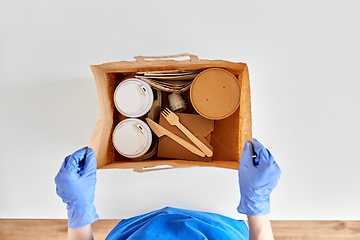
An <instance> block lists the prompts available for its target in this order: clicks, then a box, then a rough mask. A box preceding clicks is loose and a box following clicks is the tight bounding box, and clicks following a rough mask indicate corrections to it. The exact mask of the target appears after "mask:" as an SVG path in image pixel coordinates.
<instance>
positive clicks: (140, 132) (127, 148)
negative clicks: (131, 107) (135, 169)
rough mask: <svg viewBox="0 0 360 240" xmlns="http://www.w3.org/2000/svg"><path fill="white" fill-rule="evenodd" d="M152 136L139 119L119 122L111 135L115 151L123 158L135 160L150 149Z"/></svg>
mask: <svg viewBox="0 0 360 240" xmlns="http://www.w3.org/2000/svg"><path fill="white" fill-rule="evenodd" d="M151 142H152V134H151V130H150V128H149V127H148V126H147V124H146V123H145V122H143V121H141V120H140V119H133V118H128V119H125V120H123V121H122V122H120V123H119V124H118V125H117V126H116V127H115V130H114V133H113V144H114V147H115V149H116V150H117V151H118V152H119V153H120V154H121V155H123V156H125V157H128V158H137V157H140V156H142V155H144V154H145V153H146V152H147V151H148V150H149V148H150V146H151Z"/></svg>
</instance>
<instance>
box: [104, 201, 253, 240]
mask: <svg viewBox="0 0 360 240" xmlns="http://www.w3.org/2000/svg"><path fill="white" fill-rule="evenodd" d="M115 239H116V240H120V239H128V240H134V239H157V240H163V239H171V240H175V239H187V240H193V239H194V240H195V239H216V240H219V239H237V240H242V239H249V230H248V228H247V226H246V224H245V222H244V221H239V220H235V219H232V218H228V217H225V216H221V215H219V214H215V213H207V212H199V211H192V210H184V209H178V208H171V207H166V208H163V209H160V210H156V211H153V212H150V213H146V214H144V215H141V216H137V217H133V218H129V219H125V220H122V221H121V222H119V223H118V225H116V226H115V228H114V229H113V230H112V231H111V232H110V233H109V235H108V236H107V237H106V240H115Z"/></svg>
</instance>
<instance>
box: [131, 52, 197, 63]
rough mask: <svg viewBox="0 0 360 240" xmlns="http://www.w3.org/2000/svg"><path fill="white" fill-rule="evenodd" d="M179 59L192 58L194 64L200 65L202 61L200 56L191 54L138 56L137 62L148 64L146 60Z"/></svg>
mask: <svg viewBox="0 0 360 240" xmlns="http://www.w3.org/2000/svg"><path fill="white" fill-rule="evenodd" d="M178 57H190V61H191V62H193V63H199V62H200V60H199V58H198V56H196V55H193V54H190V53H182V54H176V55H166V56H136V57H134V58H135V60H136V61H137V62H139V63H141V64H147V63H148V61H146V59H164V58H178Z"/></svg>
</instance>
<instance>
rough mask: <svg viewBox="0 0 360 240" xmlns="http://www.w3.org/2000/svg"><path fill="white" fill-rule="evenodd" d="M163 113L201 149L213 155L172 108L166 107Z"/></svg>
mask: <svg viewBox="0 0 360 240" xmlns="http://www.w3.org/2000/svg"><path fill="white" fill-rule="evenodd" d="M161 115H162V116H163V117H164V118H165V119H166V120H167V121H168V122H169V123H170V124H171V125H175V126H177V127H178V128H179V129H180V130H181V131H182V132H183V133H184V134H185V135H186V136H187V137H188V138H189V139H190V140H191V141H192V142H193V143H194V144H195V145H196V146H197V147H198V148H200V150H201V151H203V152H204V153H205V155H206V156H208V157H211V156H212V155H213V152H212V151H211V150H210V149H209V148H208V147H207V146H206V145H205V144H204V143H202V142H201V141H200V140H199V139H198V138H197V137H195V136H194V134H192V133H191V132H190V131H189V130H188V129H187V128H186V127H184V125H182V124H181V123H180V121H179V117H178V116H177V115H176V114H175V113H173V112H172V111H171V110H170V109H168V108H165V109H164V110H163V111H162V112H161Z"/></svg>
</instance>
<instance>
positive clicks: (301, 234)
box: [0, 219, 360, 240]
mask: <svg viewBox="0 0 360 240" xmlns="http://www.w3.org/2000/svg"><path fill="white" fill-rule="evenodd" d="M118 223H119V220H99V221H96V222H95V223H93V224H92V229H93V233H94V238H95V239H105V237H106V236H107V235H108V234H109V232H110V231H111V230H112V229H113V228H114V227H115V226H116V224H118ZM271 225H272V228H273V232H274V236H275V239H276V240H310V239H311V240H355V239H356V240H359V239H360V221H271ZM66 236H67V220H66V219H0V239H6V240H18V239H27V240H35V239H36V240H43V239H44V240H45V239H47V240H60V239H66Z"/></svg>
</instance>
